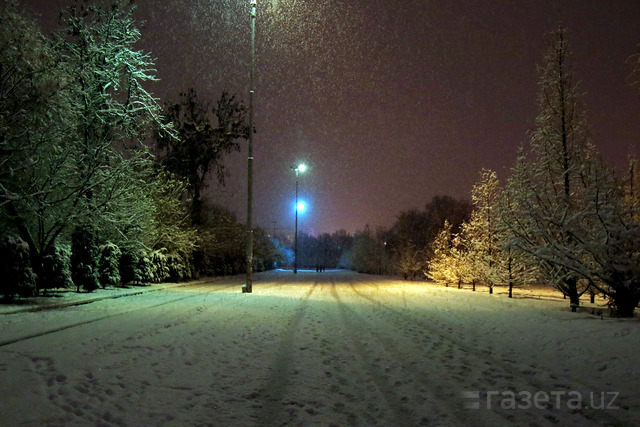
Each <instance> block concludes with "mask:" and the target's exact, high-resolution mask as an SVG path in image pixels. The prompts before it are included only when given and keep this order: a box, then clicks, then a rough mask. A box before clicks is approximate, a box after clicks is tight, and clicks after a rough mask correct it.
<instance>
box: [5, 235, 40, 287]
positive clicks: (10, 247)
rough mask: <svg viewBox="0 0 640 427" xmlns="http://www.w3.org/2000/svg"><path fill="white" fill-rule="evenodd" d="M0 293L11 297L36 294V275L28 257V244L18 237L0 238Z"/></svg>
mask: <svg viewBox="0 0 640 427" xmlns="http://www.w3.org/2000/svg"><path fill="white" fill-rule="evenodd" d="M0 277H2V281H1V283H2V284H1V285H0V295H2V296H4V297H5V298H8V299H12V298H13V297H14V296H16V295H18V296H20V297H28V296H33V295H35V294H36V290H37V289H36V279H37V277H36V275H35V273H34V272H33V270H32V268H31V265H30V259H29V246H28V245H27V244H26V243H25V242H24V240H22V239H20V238H19V237H12V236H8V237H2V238H0Z"/></svg>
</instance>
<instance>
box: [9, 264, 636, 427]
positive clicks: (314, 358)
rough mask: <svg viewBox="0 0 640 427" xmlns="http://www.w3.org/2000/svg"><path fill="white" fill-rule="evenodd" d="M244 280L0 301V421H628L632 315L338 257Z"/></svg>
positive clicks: (631, 417) (632, 415) (632, 411)
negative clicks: (321, 265) (347, 268)
mask: <svg viewBox="0 0 640 427" xmlns="http://www.w3.org/2000/svg"><path fill="white" fill-rule="evenodd" d="M241 283H242V278H239V277H234V278H227V279H215V280H214V281H211V282H207V281H201V282H200V283H197V284H193V285H190V286H182V287H175V288H168V289H163V290H156V291H154V292H145V293H143V294H140V295H135V296H127V297H123V298H118V299H105V300H100V301H96V302H93V303H91V304H86V305H81V306H72V307H66V308H60V309H56V310H46V311H38V312H20V313H10V314H0V322H1V323H0V376H1V378H2V381H1V382H0V396H1V400H0V425H27V426H30V425H33V426H36V425H38V426H39V425H69V426H73V425H105V426H106V425H131V426H140V425H175V426H183V425H212V426H231V425H239V426H245V425H265V426H267V425H269V426H271V425H300V426H308V425H322V426H330V425H336V426H346V425H362V426H369V425H388V426H411V425H463V426H464V425H473V426H481V425H487V426H497V425H563V426H564V425H580V426H588V425H594V426H595V425H640V387H638V386H639V385H640V384H639V378H640V375H639V374H640V372H639V368H638V362H637V360H638V354H639V350H640V339H639V337H640V322H638V319H637V318H635V319H622V320H619V319H612V318H609V317H608V316H607V312H606V310H605V309H604V308H603V307H601V306H599V305H595V306H593V307H596V308H598V310H601V311H602V312H603V313H604V316H602V317H601V316H600V315H599V314H598V312H595V314H592V312H593V307H592V306H591V305H590V304H586V307H585V308H582V309H581V310H580V311H579V312H578V313H571V312H569V310H568V301H563V300H561V299H560V298H557V295H555V296H554V295H553V294H552V293H547V294H546V295H545V298H544V299H539V297H540V296H541V294H540V292H534V291H533V290H529V291H528V294H527V295H525V294H524V293H523V292H522V291H519V290H516V296H517V297H518V296H519V298H514V299H508V298H507V297H506V296H505V295H504V294H502V293H499V294H496V295H489V294H488V293H487V292H486V291H485V290H482V291H478V292H471V291H470V290H468V289H464V290H458V289H454V288H446V287H443V286H437V285H434V284H431V283H425V282H406V281H400V280H397V279H393V278H389V277H375V276H365V275H358V274H355V273H351V272H324V273H315V272H304V271H303V272H299V274H297V275H293V274H292V273H291V272H271V273H263V274H259V275H256V281H255V283H254V290H253V293H251V294H242V293H241V292H240V286H241ZM100 292H102V291H98V292H97V293H96V295H100ZM114 292H115V291H114ZM500 292H502V291H500ZM523 296H526V297H523ZM84 297H85V298H86V296H84ZM65 298H66V297H65ZM71 298H79V297H78V296H73V297H71ZM600 304H601V302H600ZM15 308H16V307H4V308H3V310H2V312H4V313H8V312H10V311H11V310H15Z"/></svg>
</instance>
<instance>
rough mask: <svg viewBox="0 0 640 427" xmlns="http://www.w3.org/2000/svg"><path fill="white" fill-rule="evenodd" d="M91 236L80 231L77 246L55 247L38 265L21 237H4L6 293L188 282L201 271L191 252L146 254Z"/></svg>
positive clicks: (0, 256)
mask: <svg viewBox="0 0 640 427" xmlns="http://www.w3.org/2000/svg"><path fill="white" fill-rule="evenodd" d="M87 236H88V235H87V234H82V233H81V232H80V233H74V234H73V236H72V242H71V246H69V245H56V246H52V247H51V248H50V249H49V250H47V252H46V253H45V254H44V255H43V256H42V258H41V259H42V261H41V262H40V263H39V265H38V266H34V265H33V262H32V260H31V258H30V251H29V247H28V245H27V244H26V243H25V242H24V241H23V240H22V239H20V238H18V237H12V236H9V237H2V238H0V275H1V276H2V277H3V280H2V282H1V284H0V295H1V296H3V297H4V298H5V299H11V298H13V297H15V296H19V297H29V296H36V295H38V294H39V293H40V292H41V291H42V292H45V293H46V291H47V290H49V289H64V288H73V287H75V288H76V290H77V291H78V292H79V291H81V290H84V291H86V292H91V291H93V290H95V289H98V288H100V287H102V288H105V287H107V286H125V285H128V284H141V283H161V282H166V281H172V282H177V281H183V280H188V279H191V278H194V277H195V276H196V275H197V274H196V271H195V269H194V266H193V261H192V257H191V255H190V254H181V253H167V251H166V250H165V249H160V250H154V251H148V252H145V251H143V250H134V249H129V248H120V247H118V246H117V245H116V244H114V243H110V242H107V243H105V244H103V245H101V246H96V245H94V244H93V242H92V241H91V238H87Z"/></svg>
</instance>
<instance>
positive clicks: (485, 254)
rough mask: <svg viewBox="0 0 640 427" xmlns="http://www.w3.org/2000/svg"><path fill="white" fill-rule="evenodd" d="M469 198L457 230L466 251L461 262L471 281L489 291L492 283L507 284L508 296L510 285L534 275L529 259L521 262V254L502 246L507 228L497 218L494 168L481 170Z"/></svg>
mask: <svg viewBox="0 0 640 427" xmlns="http://www.w3.org/2000/svg"><path fill="white" fill-rule="evenodd" d="M471 197H472V200H473V203H474V207H475V210H474V211H473V213H472V214H471V218H470V220H469V221H468V222H466V223H464V224H463V226H462V231H461V233H460V238H461V240H462V242H463V246H464V248H465V250H466V257H465V260H464V261H465V262H466V263H467V264H468V269H469V270H470V274H471V276H472V280H473V281H475V282H478V283H482V284H484V285H486V286H488V287H489V293H493V288H494V285H507V286H508V287H509V297H510V298H511V297H512V296H513V288H514V286H515V287H518V286H526V285H527V284H530V283H531V282H533V281H534V280H535V279H536V275H535V268H534V267H533V266H532V262H529V263H526V262H524V261H525V260H524V259H523V257H524V256H525V254H523V253H518V252H516V251H513V250H511V249H510V248H508V247H505V243H506V241H507V233H508V231H507V230H506V229H505V227H504V226H503V224H502V223H501V221H500V203H499V201H500V197H501V192H500V188H499V181H498V177H497V175H496V173H495V172H494V171H490V170H486V169H483V170H482V172H481V175H480V181H479V182H478V183H477V184H475V185H474V186H473V189H472V191H471Z"/></svg>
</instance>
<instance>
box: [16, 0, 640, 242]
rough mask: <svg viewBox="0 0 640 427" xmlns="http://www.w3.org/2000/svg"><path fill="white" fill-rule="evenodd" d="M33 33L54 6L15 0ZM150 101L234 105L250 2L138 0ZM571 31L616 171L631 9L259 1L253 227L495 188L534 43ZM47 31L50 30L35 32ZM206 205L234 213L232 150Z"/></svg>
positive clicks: (440, 1)
mask: <svg viewBox="0 0 640 427" xmlns="http://www.w3.org/2000/svg"><path fill="white" fill-rule="evenodd" d="M22 3H23V4H24V5H25V6H26V7H27V8H30V9H32V10H34V11H35V12H36V13H39V14H41V20H42V21H43V22H44V23H45V25H49V27H50V26H51V24H52V23H54V22H55V20H56V19H57V11H58V10H59V9H60V6H62V5H66V4H67V3H68V2H66V1H61V0H23V1H22ZM136 3H137V4H138V12H137V13H138V15H137V16H138V17H139V19H141V20H144V21H146V23H145V25H144V28H143V30H142V31H143V34H142V35H143V39H142V40H141V42H140V46H139V47H140V48H141V49H143V50H145V51H150V52H151V53H152V56H153V57H155V58H157V60H156V66H157V74H156V75H157V77H159V78H160V79H161V80H160V82H157V83H154V84H152V85H150V86H149V87H148V89H150V90H151V91H152V92H153V93H154V94H155V95H156V96H158V97H160V98H161V99H162V102H163V103H164V102H165V101H167V100H176V99H177V95H178V93H179V92H180V91H184V90H186V89H187V88H188V87H195V88H196V89H197V91H198V94H199V96H200V97H205V98H208V99H210V100H211V101H213V102H215V100H217V99H218V97H219V96H220V93H221V92H222V91H223V90H224V91H227V92H230V93H236V94H238V95H239V96H240V97H241V98H243V99H244V100H245V101H246V102H247V103H248V84H249V58H250V56H249V52H250V49H249V40H250V27H249V10H250V6H249V3H250V2H249V0H213V1H212V0H180V1H177V0H176V1H171V0H163V1H157V0H154V1H152V0H138V1H137V2H136ZM558 22H562V23H563V25H564V26H566V27H567V28H568V30H569V37H570V39H569V40H570V43H571V46H572V51H573V57H572V58H573V64H574V71H575V74H576V76H577V78H578V79H579V80H580V81H581V88H582V90H583V91H584V92H585V100H586V103H587V106H588V109H589V118H590V121H591V123H592V126H593V132H594V135H593V140H594V142H595V143H596V145H597V147H598V148H599V150H600V152H601V153H602V154H603V155H604V156H605V158H606V159H607V160H608V161H610V162H611V163H613V164H614V165H616V166H618V167H622V166H623V165H624V158H625V157H626V156H627V155H628V154H629V153H631V152H633V150H635V152H636V153H638V148H637V145H636V144H637V143H638V141H639V140H640V139H639V137H640V90H639V89H640V88H638V87H635V88H634V87H631V86H630V85H629V81H630V79H629V75H630V73H631V69H632V68H631V65H630V63H629V57H630V56H631V55H633V54H635V53H637V52H639V51H640V48H638V44H640V31H638V30H639V29H640V1H638V0H555V1H553V0H518V1H514V0H394V1H389V0H366V1H365V0H258V18H257V24H256V25H257V27H256V28H257V30H256V54H257V68H256V74H255V78H256V84H255V89H256V95H255V126H256V128H257V132H258V133H257V134H256V136H255V138H254V158H255V160H254V179H255V183H254V225H257V226H262V227H264V228H265V229H267V230H271V229H273V228H277V229H293V225H294V219H293V218H294V204H293V199H294V195H295V175H294V173H293V172H292V171H291V166H293V165H296V164H297V163H299V162H305V163H306V164H307V165H308V166H309V169H308V171H307V172H306V173H305V174H304V175H301V176H300V197H301V199H304V200H306V201H307V202H308V204H309V209H308V211H306V212H305V213H304V214H303V215H301V216H300V222H299V228H300V230H303V231H305V232H308V233H311V234H319V233H324V232H333V231H336V230H338V229H345V230H347V231H349V232H354V231H356V230H359V229H362V228H363V227H364V226H365V225H366V224H369V225H370V226H372V227H375V226H384V227H386V228H388V227H390V226H391V225H392V224H393V222H394V221H395V218H396V216H397V215H398V214H399V213H400V212H402V211H405V210H408V209H412V208H417V209H423V208H424V206H425V204H426V203H428V202H429V201H430V200H431V199H432V198H433V196H435V195H439V194H446V195H450V196H453V197H455V198H464V199H470V190H471V187H472V185H473V184H474V183H475V182H476V181H477V180H478V177H479V173H480V170H481V169H482V168H489V169H493V170H495V171H497V172H498V175H499V177H500V178H502V179H504V178H505V177H506V176H507V174H508V173H509V169H510V168H511V167H512V166H513V165H514V163H515V159H516V153H517V149H518V147H519V146H520V145H521V144H523V143H524V142H526V141H527V133H528V132H529V131H530V130H531V129H532V128H533V125H534V121H535V117H536V114H537V95H538V74H537V71H536V66H537V65H541V61H542V57H543V54H544V52H545V50H546V46H547V44H546V40H545V37H544V34H545V33H547V32H549V31H552V30H554V29H555V28H557V25H558ZM49 27H48V28H49ZM242 147H243V150H242V152H240V153H234V154H232V155H231V156H230V157H228V159H227V165H228V167H229V171H230V172H231V176H230V177H229V178H228V180H227V185H226V187H225V188H219V187H217V186H215V185H212V186H211V187H210V189H209V192H210V194H211V198H212V199H213V200H214V201H215V202H216V203H218V204H221V205H223V206H226V207H228V208H229V209H231V210H232V211H233V212H235V213H236V214H237V216H238V219H239V220H240V221H244V220H245V218H246V178H247V171H246V168H247V166H246V164H247V161H246V144H245V143H243V144H242Z"/></svg>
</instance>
